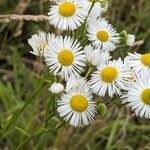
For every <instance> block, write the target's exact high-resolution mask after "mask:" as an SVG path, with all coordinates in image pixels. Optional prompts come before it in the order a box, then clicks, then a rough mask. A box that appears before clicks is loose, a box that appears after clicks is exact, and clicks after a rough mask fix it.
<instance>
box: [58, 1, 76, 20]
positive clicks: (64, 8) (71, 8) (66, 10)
mask: <svg viewBox="0 0 150 150" xmlns="http://www.w3.org/2000/svg"><path fill="white" fill-rule="evenodd" d="M75 11H76V6H75V4H74V3H72V2H64V3H62V4H61V5H60V6H59V13H60V14H61V15H62V16H64V17H70V16H72V15H73V14H74V13H75Z"/></svg>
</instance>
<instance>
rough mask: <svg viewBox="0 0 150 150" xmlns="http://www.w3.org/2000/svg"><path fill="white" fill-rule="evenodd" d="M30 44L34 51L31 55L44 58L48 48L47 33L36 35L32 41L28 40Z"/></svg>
mask: <svg viewBox="0 0 150 150" xmlns="http://www.w3.org/2000/svg"><path fill="white" fill-rule="evenodd" d="M28 43H29V45H30V46H31V47H32V49H33V51H30V53H32V54H34V55H36V56H41V57H42V56H44V55H45V52H46V51H47V48H48V45H47V34H46V33H45V32H40V33H39V34H34V35H32V37H31V38H30V39H28Z"/></svg>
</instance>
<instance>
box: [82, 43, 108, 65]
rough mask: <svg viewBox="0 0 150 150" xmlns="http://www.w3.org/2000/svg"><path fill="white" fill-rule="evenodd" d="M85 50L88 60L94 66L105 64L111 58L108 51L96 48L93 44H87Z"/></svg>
mask: <svg viewBox="0 0 150 150" xmlns="http://www.w3.org/2000/svg"><path fill="white" fill-rule="evenodd" d="M84 50H85V57H86V61H87V62H88V63H91V64H92V65H94V66H97V65H101V64H105V63H106V62H107V61H108V60H110V59H111V56H110V54H109V52H108V51H100V50H99V49H94V48H93V47H92V46H91V45H88V46H85V48H84Z"/></svg>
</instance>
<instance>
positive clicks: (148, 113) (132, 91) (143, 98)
mask: <svg viewBox="0 0 150 150" xmlns="http://www.w3.org/2000/svg"><path fill="white" fill-rule="evenodd" d="M122 99H123V100H122V101H123V103H127V107H131V108H132V111H134V114H135V115H136V116H140V117H145V118H150V78H147V77H142V78H141V77H137V79H136V82H133V83H132V84H131V86H130V87H129V88H128V92H127V93H124V95H123V96H122Z"/></svg>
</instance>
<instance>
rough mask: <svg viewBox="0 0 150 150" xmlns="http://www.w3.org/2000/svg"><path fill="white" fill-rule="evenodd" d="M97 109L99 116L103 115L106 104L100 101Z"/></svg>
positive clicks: (105, 110)
mask: <svg viewBox="0 0 150 150" xmlns="http://www.w3.org/2000/svg"><path fill="white" fill-rule="evenodd" d="M97 110H98V114H99V115H100V116H103V115H105V113H106V112H107V107H106V105H105V104H104V103H100V104H98V106H97Z"/></svg>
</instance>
